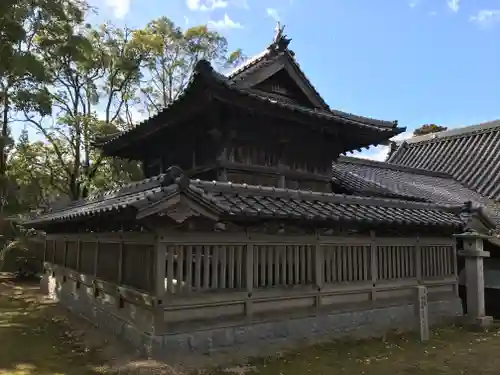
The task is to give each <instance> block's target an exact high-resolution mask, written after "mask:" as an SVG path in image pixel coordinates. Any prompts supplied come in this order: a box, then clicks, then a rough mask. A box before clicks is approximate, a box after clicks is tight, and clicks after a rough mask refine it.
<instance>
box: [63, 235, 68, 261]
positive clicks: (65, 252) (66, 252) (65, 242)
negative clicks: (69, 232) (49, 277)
mask: <svg viewBox="0 0 500 375" xmlns="http://www.w3.org/2000/svg"><path fill="white" fill-rule="evenodd" d="M63 241H64V253H63V266H64V268H66V267H67V262H68V239H67V238H66V237H63Z"/></svg>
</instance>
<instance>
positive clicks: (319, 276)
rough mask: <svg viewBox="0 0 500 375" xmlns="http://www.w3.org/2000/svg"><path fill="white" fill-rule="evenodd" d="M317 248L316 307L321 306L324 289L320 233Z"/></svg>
mask: <svg viewBox="0 0 500 375" xmlns="http://www.w3.org/2000/svg"><path fill="white" fill-rule="evenodd" d="M315 237H316V238H315V242H316V244H315V248H314V280H315V282H316V298H315V305H316V307H320V306H321V290H322V288H323V281H324V279H325V276H324V272H323V271H324V264H325V261H324V250H323V247H322V246H321V243H320V241H319V233H316V236H315Z"/></svg>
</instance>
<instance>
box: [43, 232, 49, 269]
mask: <svg viewBox="0 0 500 375" xmlns="http://www.w3.org/2000/svg"><path fill="white" fill-rule="evenodd" d="M47 246H48V245H47V236H45V240H44V241H43V259H42V266H43V267H45V262H46V261H47Z"/></svg>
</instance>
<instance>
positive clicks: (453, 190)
mask: <svg viewBox="0 0 500 375" xmlns="http://www.w3.org/2000/svg"><path fill="white" fill-rule="evenodd" d="M333 171H334V177H335V176H337V177H338V178H336V179H335V180H334V183H337V184H339V185H340V186H342V187H344V188H345V189H348V190H351V191H353V192H355V193H360V192H363V193H364V194H366V195H370V194H379V195H382V194H383V190H384V189H385V191H386V193H387V194H396V195H399V196H403V197H405V198H414V199H420V200H425V201H428V202H434V203H437V204H452V205H453V204H460V203H463V202H466V201H471V202H473V203H475V205H477V206H483V207H485V209H486V210H487V211H488V213H489V214H490V216H491V217H492V219H493V220H495V222H496V223H497V225H500V205H499V204H497V203H496V202H495V201H493V200H492V199H489V198H487V197H484V196H482V195H481V194H479V193H478V192H476V191H474V190H471V189H469V188H467V187H465V186H463V185H462V184H461V183H460V182H458V181H455V180H454V179H453V178H452V177H450V176H447V175H446V174H443V173H436V172H431V171H427V170H418V169H415V168H409V167H405V166H398V165H394V164H389V163H384V162H376V161H371V160H363V159H359V158H353V157H340V158H339V159H338V160H337V162H336V163H334V164H333ZM374 185H375V186H376V188H375V189H374ZM381 190H382V191H381ZM372 191H373V193H372Z"/></svg>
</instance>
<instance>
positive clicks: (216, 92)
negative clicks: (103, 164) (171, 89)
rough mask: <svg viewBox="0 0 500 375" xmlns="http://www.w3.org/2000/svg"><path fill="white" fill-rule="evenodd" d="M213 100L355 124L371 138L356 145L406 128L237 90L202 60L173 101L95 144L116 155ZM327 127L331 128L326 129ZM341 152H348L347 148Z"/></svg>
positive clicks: (312, 120) (315, 121)
mask: <svg viewBox="0 0 500 375" xmlns="http://www.w3.org/2000/svg"><path fill="white" fill-rule="evenodd" d="M214 99H215V100H219V101H222V102H224V103H226V104H230V105H233V106H239V107H243V108H244V109H246V110H249V109H250V108H252V109H253V110H256V111H259V108H260V110H262V109H266V108H267V110H269V111H270V112H273V113H281V114H282V115H285V114H288V115H291V116H294V117H295V118H296V120H297V121H304V122H307V123H308V124H309V125H311V126H322V128H323V129H324V130H325V131H333V132H335V131H337V130H335V129H336V127H338V124H339V123H341V124H344V125H349V126H356V127H357V128H358V129H359V130H360V131H367V132H369V133H370V134H371V136H372V140H373V141H371V142H364V143H362V144H360V145H359V147H369V146H370V145H372V144H377V143H379V142H383V141H385V140H386V139H388V138H391V137H393V136H395V135H397V134H400V133H402V132H404V131H405V130H406V128H401V127H397V122H382V121H380V120H377V121H375V120H371V119H368V118H365V117H361V116H354V115H350V114H346V113H344V112H340V111H329V110H323V109H312V108H307V107H303V106H299V105H294V104H290V103H286V102H280V101H278V100H274V99H271V98H269V97H266V96H262V95H258V94H256V93H254V92H252V90H247V89H239V88H237V87H234V86H232V85H231V84H230V83H229V82H228V81H227V79H226V77H224V76H221V75H220V74H218V73H217V72H215V71H214V70H213V68H212V66H211V65H210V63H209V62H207V61H204V60H202V61H200V62H198V64H197V65H196V67H195V69H194V73H193V76H192V78H191V80H190V83H189V84H188V86H187V88H186V90H185V91H184V93H183V94H182V95H181V96H180V97H179V98H178V99H177V100H176V101H174V102H173V103H171V104H170V105H169V106H168V107H166V108H165V109H164V110H162V111H161V112H160V113H158V114H157V115H155V116H153V117H151V118H150V119H148V120H145V121H143V122H142V123H141V124H139V125H138V126H136V127H135V128H133V129H131V130H129V131H126V132H123V133H120V134H119V135H117V136H115V137H113V138H111V139H110V138H109V137H108V138H106V139H101V140H98V141H96V142H95V144H96V146H98V147H100V148H102V150H103V152H104V154H105V155H109V156H116V155H117V154H119V150H120V149H122V148H125V147H128V145H129V144H131V143H137V142H139V141H140V140H141V139H144V138H145V137H149V136H151V135H152V134H154V133H156V132H158V131H160V130H162V129H165V128H166V127H170V126H172V125H173V123H175V122H177V121H180V120H181V118H187V117H189V116H192V115H193V111H194V110H195V111H202V110H203V109H204V108H206V107H207V106H208V104H209V103H210V100H214ZM200 103H201V105H200ZM195 104H196V105H195ZM249 107H250V108H249ZM280 111H281V112H280ZM320 124H321V125H320ZM336 124H337V126H336ZM389 124H390V126H389ZM329 127H330V128H331V130H328V128H329ZM343 151H350V149H349V150H347V149H346V150H343ZM343 151H342V152H343Z"/></svg>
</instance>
